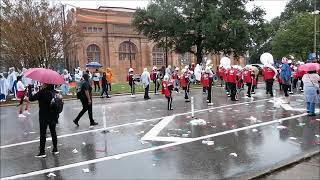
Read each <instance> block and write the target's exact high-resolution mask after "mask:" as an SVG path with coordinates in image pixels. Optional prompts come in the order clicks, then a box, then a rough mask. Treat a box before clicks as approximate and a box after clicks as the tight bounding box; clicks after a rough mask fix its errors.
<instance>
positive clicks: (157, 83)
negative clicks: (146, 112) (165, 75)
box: [150, 66, 160, 94]
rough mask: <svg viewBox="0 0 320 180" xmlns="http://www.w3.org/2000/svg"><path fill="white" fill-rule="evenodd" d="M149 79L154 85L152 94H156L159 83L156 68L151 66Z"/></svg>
mask: <svg viewBox="0 0 320 180" xmlns="http://www.w3.org/2000/svg"><path fill="white" fill-rule="evenodd" d="M150 79H151V81H153V83H154V94H158V91H159V88H160V83H159V72H158V70H157V66H153V68H152V72H151V75H150Z"/></svg>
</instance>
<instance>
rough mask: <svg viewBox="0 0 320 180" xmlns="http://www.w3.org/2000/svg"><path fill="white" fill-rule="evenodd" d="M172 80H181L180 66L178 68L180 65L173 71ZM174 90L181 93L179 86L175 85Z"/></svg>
mask: <svg viewBox="0 0 320 180" xmlns="http://www.w3.org/2000/svg"><path fill="white" fill-rule="evenodd" d="M172 80H174V82H175V81H178V82H180V77H179V68H178V67H176V68H175V69H174V72H173V74H172ZM174 91H177V92H178V93H179V87H175V88H174Z"/></svg>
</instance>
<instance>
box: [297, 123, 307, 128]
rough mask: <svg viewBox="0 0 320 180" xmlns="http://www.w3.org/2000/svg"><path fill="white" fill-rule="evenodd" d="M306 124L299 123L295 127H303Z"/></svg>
mask: <svg viewBox="0 0 320 180" xmlns="http://www.w3.org/2000/svg"><path fill="white" fill-rule="evenodd" d="M304 125H306V123H299V124H298V125H297V126H300V127H303V126H304Z"/></svg>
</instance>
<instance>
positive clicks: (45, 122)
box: [29, 84, 59, 158]
mask: <svg viewBox="0 0 320 180" xmlns="http://www.w3.org/2000/svg"><path fill="white" fill-rule="evenodd" d="M54 93H56V92H55V90H54V86H53V85H52V84H43V86H42V89H41V90H40V91H39V92H37V93H36V94H34V95H31V96H30V97H29V101H38V102H39V123H40V152H39V154H38V155H36V157H42V158H44V157H46V154H45V145H46V133H47V127H48V126H49V129H50V133H51V137H52V143H53V150H52V153H53V154H59V151H58V147H57V143H58V139H57V133H56V124H57V123H58V119H59V114H56V113H54V112H52V111H51V110H50V104H51V100H52V98H53V97H54Z"/></svg>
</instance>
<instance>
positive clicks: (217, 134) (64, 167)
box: [1, 113, 308, 180]
mask: <svg viewBox="0 0 320 180" xmlns="http://www.w3.org/2000/svg"><path fill="white" fill-rule="evenodd" d="M306 115H308V114H307V113H303V114H299V115H295V116H290V117H286V118H281V119H276V120H273V121H268V122H264V123H259V124H254V125H250V126H246V127H242V128H237V129H232V130H228V131H223V132H219V133H215V134H209V135H206V136H201V137H197V138H190V139H188V140H185V141H180V142H176V143H170V144H165V145H161V146H156V147H151V148H146V149H141V150H137V151H131V152H126V153H122V154H117V155H112V156H108V157H103V158H97V159H92V160H88V161H82V162H78V163H73V164H68V165H64V166H59V167H54V168H48V169H43V170H39V171H33V172H29V173H25V174H18V175H14V176H8V177H4V178H1V179H3V180H7V179H18V178H26V177H30V176H35V175H40V174H45V173H50V172H54V171H60V170H65V169H70V168H74V167H78V166H83V165H88V164H93V163H98V162H103V161H108V160H112V159H119V158H122V157H127V156H132V155H137V154H141V153H145V152H150V151H155V150H159V149H164V148H169V147H173V146H177V145H181V144H186V143H191V142H195V141H199V140H203V139H207V138H212V137H217V136H222V135H225V134H230V133H234V132H239V131H243V130H247V129H252V128H257V127H261V126H266V125H270V124H274V123H278V122H281V121H284V120H290V119H295V118H299V117H303V116H306Z"/></svg>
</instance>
